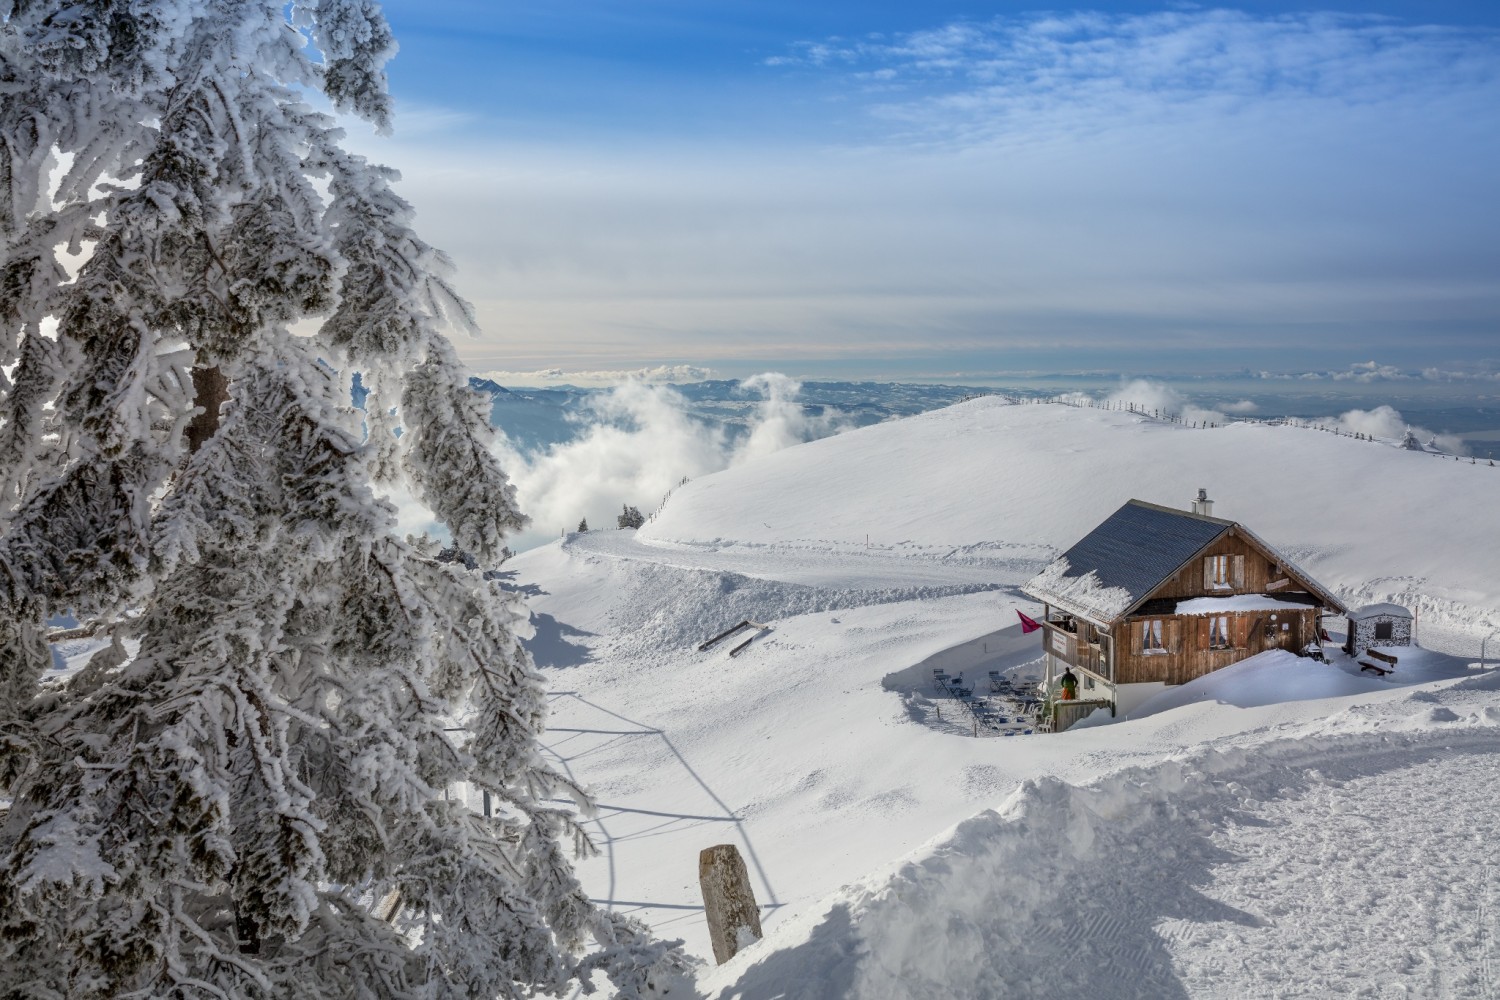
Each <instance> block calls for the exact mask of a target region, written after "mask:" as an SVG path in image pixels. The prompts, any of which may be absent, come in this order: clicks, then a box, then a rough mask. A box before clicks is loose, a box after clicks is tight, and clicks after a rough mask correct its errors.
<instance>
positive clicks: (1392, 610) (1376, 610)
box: [1349, 604, 1412, 622]
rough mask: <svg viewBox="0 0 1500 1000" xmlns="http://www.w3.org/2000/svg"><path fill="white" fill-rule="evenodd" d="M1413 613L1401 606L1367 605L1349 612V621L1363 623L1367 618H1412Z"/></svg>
mask: <svg viewBox="0 0 1500 1000" xmlns="http://www.w3.org/2000/svg"><path fill="white" fill-rule="evenodd" d="M1411 616H1412V615H1411V611H1410V610H1408V609H1407V608H1403V607H1402V606H1401V605H1399V604H1366V605H1365V606H1364V607H1362V608H1355V609H1354V610H1353V611H1351V612H1349V620H1350V621H1355V622H1362V621H1364V620H1365V619H1367V618H1410V617H1411Z"/></svg>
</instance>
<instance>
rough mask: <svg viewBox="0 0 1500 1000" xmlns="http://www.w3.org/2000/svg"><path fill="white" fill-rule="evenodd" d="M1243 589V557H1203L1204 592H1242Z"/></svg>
mask: <svg viewBox="0 0 1500 1000" xmlns="http://www.w3.org/2000/svg"><path fill="white" fill-rule="evenodd" d="M1244 588H1245V557H1244V556H1229V555H1224V556H1204V557H1203V589H1204V590H1243V589H1244Z"/></svg>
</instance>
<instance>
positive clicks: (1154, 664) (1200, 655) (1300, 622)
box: [1114, 605, 1318, 684]
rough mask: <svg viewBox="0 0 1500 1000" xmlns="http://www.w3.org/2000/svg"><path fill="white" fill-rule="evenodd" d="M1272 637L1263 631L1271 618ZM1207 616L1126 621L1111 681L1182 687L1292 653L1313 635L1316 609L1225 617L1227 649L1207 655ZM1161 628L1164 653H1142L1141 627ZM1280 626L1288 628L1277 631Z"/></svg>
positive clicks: (1292, 608) (1120, 630)
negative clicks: (1279, 652)
mask: <svg viewBox="0 0 1500 1000" xmlns="http://www.w3.org/2000/svg"><path fill="white" fill-rule="evenodd" d="M1273 613H1274V614H1275V615H1276V616H1277V620H1276V623H1275V629H1274V631H1270V630H1268V629H1267V625H1268V624H1270V617H1271V615H1272V614H1273ZM1212 617H1214V616H1212V615H1161V616H1158V617H1157V618H1155V619H1152V618H1143V617H1132V618H1127V619H1125V620H1124V621H1122V622H1120V623H1119V624H1118V625H1116V626H1115V633H1114V635H1115V641H1116V646H1115V670H1116V680H1117V681H1118V682H1119V683H1121V684H1140V683H1144V682H1149V681H1161V682H1165V683H1167V684H1185V683H1187V682H1188V681H1190V680H1193V679H1194V678H1196V677H1202V676H1203V675H1204V674H1208V673H1212V672H1213V671H1215V670H1218V669H1220V668H1222V667H1227V666H1229V665H1230V664H1231V663H1237V662H1238V661H1240V660H1243V659H1245V658H1246V657H1247V656H1254V655H1255V654H1256V653H1263V652H1265V651H1266V650H1268V649H1285V650H1288V651H1289V652H1293V653H1295V652H1298V651H1299V650H1301V649H1302V647H1303V646H1305V645H1306V644H1307V643H1308V642H1310V641H1312V639H1313V637H1314V636H1315V635H1316V634H1317V633H1316V629H1317V621H1318V609H1317V608H1311V607H1303V606H1298V605H1288V606H1287V608H1286V610H1284V611H1283V610H1277V611H1275V612H1271V611H1242V612H1230V613H1226V615H1225V617H1226V618H1228V620H1229V637H1230V641H1231V645H1230V648H1228V649H1213V648H1211V647H1210V643H1209V638H1210V634H1209V630H1210V628H1211V626H1210V619H1211V618H1212ZM1151 620H1159V621H1161V622H1162V638H1163V641H1164V645H1165V646H1166V649H1165V650H1164V651H1161V652H1156V651H1152V652H1146V651H1144V650H1143V649H1142V636H1143V632H1144V623H1145V622H1146V621H1151ZM1282 623H1287V624H1290V625H1291V628H1289V629H1287V630H1285V631H1283V630H1282V628H1281V625H1282Z"/></svg>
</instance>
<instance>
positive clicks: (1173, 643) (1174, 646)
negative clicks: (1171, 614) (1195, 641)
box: [1165, 618, 1182, 653]
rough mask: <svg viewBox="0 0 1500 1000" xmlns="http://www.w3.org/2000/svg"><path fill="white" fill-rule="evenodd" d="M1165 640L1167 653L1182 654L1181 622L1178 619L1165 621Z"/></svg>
mask: <svg viewBox="0 0 1500 1000" xmlns="http://www.w3.org/2000/svg"><path fill="white" fill-rule="evenodd" d="M1165 639H1166V643H1167V649H1168V651H1170V652H1173V653H1180V652H1182V620H1181V619H1180V618H1168V619H1167V634H1166V636H1165Z"/></svg>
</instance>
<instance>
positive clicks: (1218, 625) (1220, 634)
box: [1208, 615, 1234, 649]
mask: <svg viewBox="0 0 1500 1000" xmlns="http://www.w3.org/2000/svg"><path fill="white" fill-rule="evenodd" d="M1232 645H1234V643H1233V642H1232V641H1231V640H1230V638H1229V616H1228V615H1214V616H1213V617H1212V618H1210V619H1209V620H1208V648H1209V649H1229V648H1230V647H1231V646H1232Z"/></svg>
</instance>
